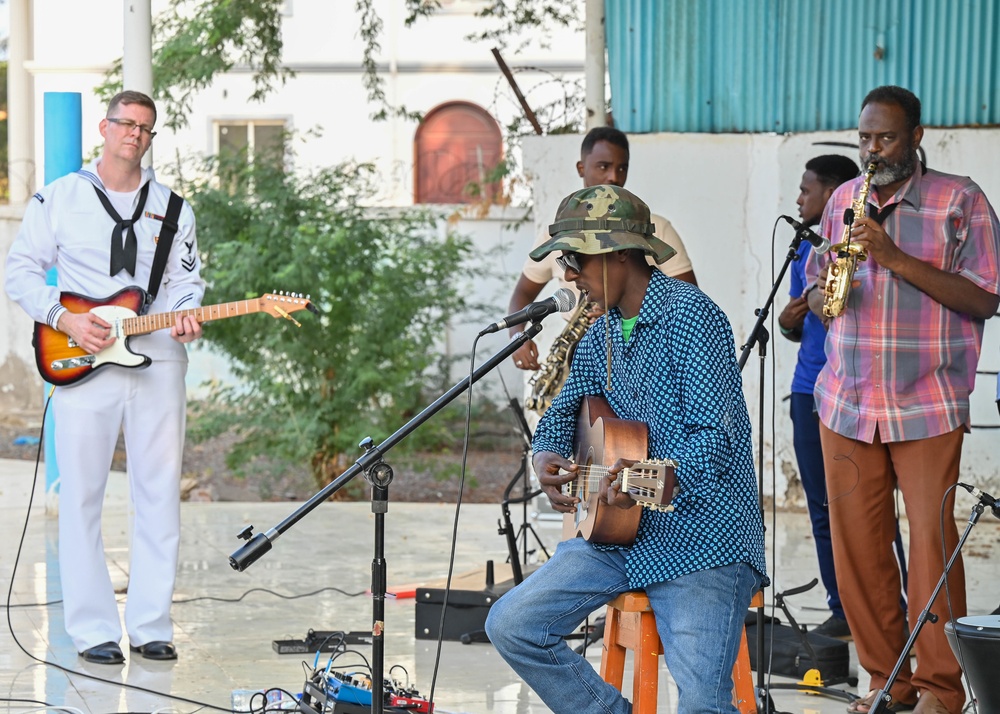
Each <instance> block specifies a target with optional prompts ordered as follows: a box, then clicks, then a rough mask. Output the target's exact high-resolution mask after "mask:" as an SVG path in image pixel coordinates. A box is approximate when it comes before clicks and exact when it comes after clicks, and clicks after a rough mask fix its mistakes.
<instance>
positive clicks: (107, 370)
mask: <svg viewBox="0 0 1000 714" xmlns="http://www.w3.org/2000/svg"><path fill="white" fill-rule="evenodd" d="M186 371H187V363H186V362H168V361H160V362H154V363H153V364H151V365H150V366H149V367H147V368H145V369H125V368H121V367H118V366H108V367H104V368H102V369H101V370H100V371H99V372H98V373H96V374H94V375H93V376H91V377H90V378H89V379H88V380H86V381H84V382H82V383H80V384H76V385H73V386H69V387H60V388H58V389H57V390H56V392H55V395H54V396H53V399H52V405H53V409H54V415H55V447H56V460H57V463H58V465H59V473H60V485H59V569H60V580H61V582H62V593H63V610H64V615H65V621H66V632H67V633H68V634H69V636H70V637H71V638H72V640H73V644H74V645H75V646H76V648H77V651H78V652H82V651H83V650H85V649H87V648H90V647H93V646H95V645H99V644H102V643H104V642H119V641H120V640H121V636H122V626H121V621H120V619H119V615H118V607H117V603H116V600H115V593H114V589H113V587H112V584H111V577H110V575H109V573H108V567H107V563H106V561H105V554H104V540H103V538H102V535H101V510H102V506H103V502H104V492H105V489H106V487H107V483H108V473H109V471H110V465H111V459H112V456H113V454H114V449H115V444H116V443H117V440H118V434H119V430H120V429H122V428H124V434H125V448H126V452H127V458H128V481H129V495H130V498H131V501H132V506H133V509H134V513H135V533H134V536H133V538H132V547H131V553H130V564H129V584H128V596H127V599H126V605H125V630H126V632H127V633H128V637H129V644H131V645H133V646H136V647H138V646H141V645H144V644H147V643H148V642H152V641H154V640H163V641H167V642H170V641H172V640H173V624H172V623H171V621H170V603H171V600H172V598H173V591H174V579H175V577H176V574H177V553H178V546H179V542H180V473H181V455H182V452H183V447H184V429H185V386H184V375H185V373H186ZM123 525H124V524H123Z"/></svg>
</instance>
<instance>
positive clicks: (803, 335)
mask: <svg viewBox="0 0 1000 714" xmlns="http://www.w3.org/2000/svg"><path fill="white" fill-rule="evenodd" d="M857 175H858V167H857V164H855V163H854V162H853V161H852V160H851V159H849V158H847V157H846V156H837V155H826V156H817V157H816V158H814V159H810V160H809V161H808V162H807V163H806V170H805V173H803V174H802V182H801V183H800V184H799V198H798V200H797V201H796V203H798V206H799V215H800V216H801V217H802V223H803V225H806V226H814V225H816V224H818V223H819V219H820V218H821V217H822V215H823V208H824V207H826V202H827V201H828V200H829V198H830V196H831V195H832V194H833V191H834V189H835V188H837V187H838V186H839V185H840V184H842V183H844V182H845V181H850V180H851V179H852V178H854V177H855V176H857ZM811 250H812V245H811V244H810V243H809V242H808V241H802V245H801V246H800V247H799V253H798V258H797V259H796V260H795V262H793V263H792V264H791V266H790V271H789V272H790V274H791V290H790V293H791V296H792V299H791V301H790V302H789V303H788V305H787V306H786V307H785V309H784V310H782V312H781V315H779V317H778V326H779V327H780V328H781V334H782V335H784V336H785V337H786V338H788V339H789V340H792V341H793V342H798V343H799V354H798V362H797V363H796V365H795V376H794V377H793V378H792V407H791V412H792V431H793V435H794V436H793V441H794V445H795V458H796V460H797V461H798V464H799V477H800V478H801V479H802V488H803V490H805V493H806V503H807V504H808V507H809V520H810V521H812V532H813V539H814V540H815V541H816V556H817V558H818V559H819V572H820V577H821V578H822V580H823V586H824V587H825V588H826V601H827V605H828V606H829V607H830V613H831V614H830V617H829V619H827V620H826V622H824V623H823V624H821V625H820V626H819V627H817V628H816V629H815V630H813V631H814V632H818V633H820V634H822V635H826V636H827V637H839V638H849V637H850V636H851V629H850V627H848V625H847V619H846V618H845V617H844V610H843V608H842V607H841V606H840V594H839V593H838V591H837V574H836V570H835V568H834V565H833V545H832V543H831V540H830V512H829V508H828V506H827V502H826V473H825V471H824V469H823V451H822V449H821V447H820V442H819V422H818V420H817V419H816V414H815V411H814V408H813V387H814V386H815V384H816V377H817V375H818V374H819V372H820V370H821V369H823V365H824V364H826V353H825V352H824V343H825V342H826V328H825V327H824V326H823V323H822V321H821V320H820V318H819V317H817V316H816V315H815V314H813V313H811V312H810V311H809V305H808V304H807V302H806V297H807V295H808V290H809V288H807V283H806V272H805V266H806V261H807V260H808V259H809V255H810V251H811ZM812 287H813V288H815V285H814V286H812Z"/></svg>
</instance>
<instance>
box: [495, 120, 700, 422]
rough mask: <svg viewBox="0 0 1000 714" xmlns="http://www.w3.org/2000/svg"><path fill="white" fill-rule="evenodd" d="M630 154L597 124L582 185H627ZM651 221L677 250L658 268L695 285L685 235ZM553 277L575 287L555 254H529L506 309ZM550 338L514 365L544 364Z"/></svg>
mask: <svg viewBox="0 0 1000 714" xmlns="http://www.w3.org/2000/svg"><path fill="white" fill-rule="evenodd" d="M630 158H631V157H630V152H629V142H628V137H627V136H626V135H625V134H624V133H623V132H622V131H620V130H619V129H615V128H614V127H612V126H598V127H594V128H593V129H591V130H590V131H588V132H587V134H586V136H584V138H583V141H582V142H581V144H580V160H579V161H577V162H576V171H577V174H578V175H579V177H580V178H581V179H583V186H584V188H586V187H589V186H597V185H599V184H611V185H614V186H622V187H624V186H625V181H626V180H627V179H628V173H629V161H630ZM650 222H651V223H652V224H653V225H654V226H655V227H656V231H655V232H656V237H657V238H659V239H660V240H662V241H663V242H665V243H666V244H667V245H669V246H670V247H671V248H673V249H674V250H675V251H676V255H674V257H673V258H671V259H670V260H669V261H667V262H665V263H662V264H660V265H659V266H658V269H659V270H660V272H662V273H664V274H665V275H669V276H670V277H672V278H677V279H678V280H684V281H685V282H688V283H692V284H694V285H697V284H698V281H697V279H696V277H695V274H694V268H693V267H692V265H691V258H690V257H689V256H688V252H687V248H686V247H685V246H684V241H682V240H681V237H680V236H679V235H677V231H676V230H675V229H674V227H673V225H671V223H670V221H668V220H667V219H666V218H664V217H663V216H659V215H656V214H655V213H654V214H651V215H650ZM548 238H549V235H548V232H547V231H543V232H542V233H541V234H540V235H539V236H538V237H537V239H536V241H535V245H534V246H532V248H535V247H537V246H539V245H541V244H542V243H544V242H545V241H546V240H548ZM550 258H551V259H550ZM552 280H557V281H558V282H559V284H560V287H572V283H569V282H567V281H566V280H565V279H564V278H563V271H562V269H560V268H559V266H558V265H557V264H556V261H555V259H554V256H549V257H546V258H545V259H543V260H539V261H536V260H531V258H530V257H529V258H526V259H525V261H524V265H523V266H522V268H521V275H520V276H519V277H518V279H517V283H516V284H515V286H514V291H513V292H512V293H511V296H510V301H509V304H508V305H507V312H511V313H513V312H517V311H518V310H521V309H522V308H524V307H526V306H527V305H529V304H530V303H531V302H533V301H534V300H536V299H537V298H538V296H539V295H541V293H542V291H543V290H544V289H545V286H546V285H548V284H549V282H551V281H552ZM595 312H596V310H593V309H591V310H590V311H588V314H590V315H591V316H593V315H594V313H595ZM563 317H564V318H565V319H567V320H568V319H570V314H569V313H565V314H564V315H563ZM523 329H524V325H517V326H515V327H512V328H511V329H510V335H511V337H514V336H515V335H516V334H517V333H519V332H521V331H522V330H523ZM552 337H554V335H552V334H551V333H550V332H549V333H547V332H542V333H541V335H539V336H537V337H535V338H534V339H530V340H526V341H525V342H524V344H523V345H522V346H521V347H520V348H519V349H518V350H517V351H516V352H515V353H514V354H513V355H512V356H511V359H512V360H513V362H514V365H515V366H516V367H517V368H518V369H522V370H525V371H526V372H529V373H531V372H537V371H538V370H539V368H541V367H542V366H543V364H544V362H545V356H546V355H547V354H548V353H549V348H550V347H551V338H552ZM529 392H530V390H529ZM526 416H527V418H528V421H529V423H531V424H532V425H534V423H536V422H537V415H536V414H535V412H534V411H529V413H528V414H527V415H526Z"/></svg>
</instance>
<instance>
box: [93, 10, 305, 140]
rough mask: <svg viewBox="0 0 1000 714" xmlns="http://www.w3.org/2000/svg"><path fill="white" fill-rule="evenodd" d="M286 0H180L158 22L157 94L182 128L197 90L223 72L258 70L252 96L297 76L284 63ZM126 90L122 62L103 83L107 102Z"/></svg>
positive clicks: (169, 121) (170, 120) (258, 97)
mask: <svg viewBox="0 0 1000 714" xmlns="http://www.w3.org/2000/svg"><path fill="white" fill-rule="evenodd" d="M282 3H283V0H174V1H173V2H172V3H171V5H170V9H169V10H168V11H167V12H165V13H163V14H162V15H160V16H158V17H157V18H156V19H155V20H154V22H153V98H154V99H156V101H157V105H158V106H160V107H162V110H163V112H164V114H165V115H166V121H165V122H164V123H165V124H166V125H167V126H168V127H170V128H172V129H177V128H180V127H182V126H185V125H186V124H187V115H188V114H189V113H190V111H191V101H192V99H193V97H194V95H195V94H196V93H197V92H199V91H201V90H202V89H205V88H206V87H209V86H211V84H212V81H213V79H214V78H215V76H216V75H217V74H221V73H223V72H228V71H229V70H231V69H232V68H233V67H235V66H237V65H241V66H244V67H249V68H250V70H251V72H252V73H253V82H254V91H253V93H252V94H251V95H250V97H249V99H250V100H251V101H258V102H259V101H262V100H263V99H264V98H265V97H266V96H267V95H268V93H270V92H271V90H273V89H274V88H275V87H276V86H278V85H280V84H284V83H285V81H286V80H287V79H288V78H289V77H291V76H293V73H292V72H291V70H289V69H287V68H286V67H284V66H282V64H281V50H282V41H281V6H282ZM121 89H122V61H121V60H120V59H119V60H118V61H117V62H115V64H114V66H113V68H112V69H111V71H109V72H108V74H107V76H106V77H105V80H104V83H103V84H101V85H100V86H99V87H97V94H98V96H100V97H101V98H102V99H104V100H105V101H107V100H109V99H111V97H113V96H114V95H115V94H116V93H118V92H119V91H121Z"/></svg>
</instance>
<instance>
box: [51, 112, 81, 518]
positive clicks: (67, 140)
mask: <svg viewBox="0 0 1000 714" xmlns="http://www.w3.org/2000/svg"><path fill="white" fill-rule="evenodd" d="M44 115H45V135H44V136H45V185H46V186H47V185H49V184H50V183H52V182H53V181H55V180H56V179H57V178H62V177H63V176H65V175H66V174H70V173H73V172H74V171H76V170H77V169H79V168H80V167H81V166H83V119H82V116H83V111H82V107H81V101H80V93H79V92H46V93H45V98H44ZM47 282H48V284H49V285H56V284H57V275H56V269H55V268H53V269H52V270H50V271H49V273H48V276H47ZM50 390H51V386H50V385H48V384H46V385H45V398H46V399H47V398H48V395H49V391H50ZM53 425H54V419H53V416H52V411H51V410H50V411H49V412H48V413H47V414H46V415H45V496H46V500H47V501H48V500H50V499H53V498H54V497H55V496H56V494H57V493H58V484H59V465H58V464H57V463H56V442H55V429H54V427H53Z"/></svg>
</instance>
